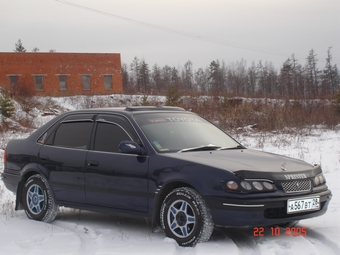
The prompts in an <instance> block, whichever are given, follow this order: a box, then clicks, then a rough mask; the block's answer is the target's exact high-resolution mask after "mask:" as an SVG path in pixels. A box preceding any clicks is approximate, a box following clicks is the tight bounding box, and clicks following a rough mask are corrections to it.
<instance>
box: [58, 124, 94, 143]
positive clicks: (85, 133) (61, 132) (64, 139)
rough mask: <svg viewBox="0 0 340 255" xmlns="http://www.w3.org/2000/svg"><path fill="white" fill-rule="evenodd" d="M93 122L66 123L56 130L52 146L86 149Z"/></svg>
mask: <svg viewBox="0 0 340 255" xmlns="http://www.w3.org/2000/svg"><path fill="white" fill-rule="evenodd" d="M92 127H93V122H66V123H62V124H61V125H60V126H59V128H58V129H57V130H56V133H55V137H54V142H53V145H54V146H59V147H67V148H75V149H87V148H88V145H89V141H90V136H91V131H92Z"/></svg>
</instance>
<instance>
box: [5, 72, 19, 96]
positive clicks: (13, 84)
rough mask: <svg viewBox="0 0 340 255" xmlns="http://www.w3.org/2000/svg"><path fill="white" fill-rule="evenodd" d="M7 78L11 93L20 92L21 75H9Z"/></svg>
mask: <svg viewBox="0 0 340 255" xmlns="http://www.w3.org/2000/svg"><path fill="white" fill-rule="evenodd" d="M6 76H8V77H9V87H10V91H11V93H13V92H16V91H17V90H18V85H19V76H21V74H7V75H6Z"/></svg>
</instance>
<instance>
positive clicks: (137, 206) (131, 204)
mask: <svg viewBox="0 0 340 255" xmlns="http://www.w3.org/2000/svg"><path fill="white" fill-rule="evenodd" d="M123 140H130V141H131V140H132V141H136V142H138V136H137V135H136V133H135V131H134V129H133V128H132V126H131V124H130V123H129V122H128V120H127V119H126V118H125V117H123V116H119V115H105V114H102V115H98V117H97V119H96V124H95V133H94V138H93V141H92V143H91V144H92V145H91V150H90V151H89V152H88V154H87V169H86V172H85V191H86V201H87V203H88V204H92V205H97V206H103V207H109V208H116V209H122V210H133V211H138V212H146V211H147V182H148V181H147V177H148V176H147V169H148V157H147V156H146V155H143V156H140V155H128V154H123V153H120V152H119V149H118V146H119V144H120V142H121V141H123Z"/></svg>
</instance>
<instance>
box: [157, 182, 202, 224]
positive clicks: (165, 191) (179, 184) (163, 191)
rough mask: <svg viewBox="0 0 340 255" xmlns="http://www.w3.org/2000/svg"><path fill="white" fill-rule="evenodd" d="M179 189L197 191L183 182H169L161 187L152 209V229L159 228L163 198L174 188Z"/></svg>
mask: <svg viewBox="0 0 340 255" xmlns="http://www.w3.org/2000/svg"><path fill="white" fill-rule="evenodd" d="M181 187H188V188H192V189H195V190H196V191H197V189H196V188H195V187H194V186H192V185H191V184H189V183H187V182H183V181H172V182H169V183H167V184H165V185H163V186H162V187H161V188H160V190H159V192H158V195H157V198H156V202H155V205H154V208H153V215H152V227H153V228H156V227H158V226H160V218H159V214H160V210H161V206H162V203H163V201H164V199H165V197H166V196H167V195H168V194H169V193H170V192H171V191H172V190H174V189H176V188H181Z"/></svg>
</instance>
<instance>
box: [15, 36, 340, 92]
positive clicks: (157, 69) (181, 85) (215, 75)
mask: <svg viewBox="0 0 340 255" xmlns="http://www.w3.org/2000/svg"><path fill="white" fill-rule="evenodd" d="M331 49H332V47H329V48H328V50H327V57H326V64H325V66H324V67H323V68H322V69H320V68H319V67H318V64H317V62H318V58H317V54H316V53H315V51H314V50H313V49H311V50H310V51H309V54H308V56H307V57H306V61H305V63H303V64H301V63H299V61H298V60H297V59H296V58H295V56H294V54H293V55H292V56H291V57H289V58H288V59H287V60H286V61H284V63H283V64H282V66H281V67H280V69H279V70H277V69H275V68H274V66H273V64H272V63H271V62H267V61H266V62H265V63H263V62H262V61H259V62H258V63H255V62H252V63H251V65H250V66H249V67H247V63H246V61H245V60H240V61H236V62H233V63H231V64H228V65H227V64H225V62H224V61H219V60H213V61H212V62H211V63H210V64H209V66H208V67H206V68H198V69H197V70H194V69H193V63H192V62H191V61H190V60H189V61H187V62H186V63H185V64H184V66H183V67H179V68H176V67H170V66H169V65H165V66H163V67H161V66H159V65H158V64H154V65H153V66H152V67H151V68H150V67H149V64H148V63H147V62H146V61H145V60H144V59H138V58H137V57H135V58H134V59H133V61H132V63H131V64H130V65H128V64H125V63H124V64H123V65H122V80H123V89H124V92H125V93H144V94H162V95H164V94H166V93H167V92H169V91H172V92H174V91H175V92H176V93H177V92H178V91H179V92H181V93H182V94H190V93H195V94H201V95H233V96H264V97H283V98H317V97H332V98H334V96H335V95H337V94H340V91H339V90H340V72H339V68H338V67H337V65H336V64H333V63H332V54H331ZM14 51H16V52H26V49H25V47H24V46H23V45H22V42H21V40H20V39H19V40H18V42H17V43H16V44H15V50H14ZM38 51H39V49H38V48H34V49H33V52H38ZM50 52H55V50H50Z"/></svg>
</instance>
